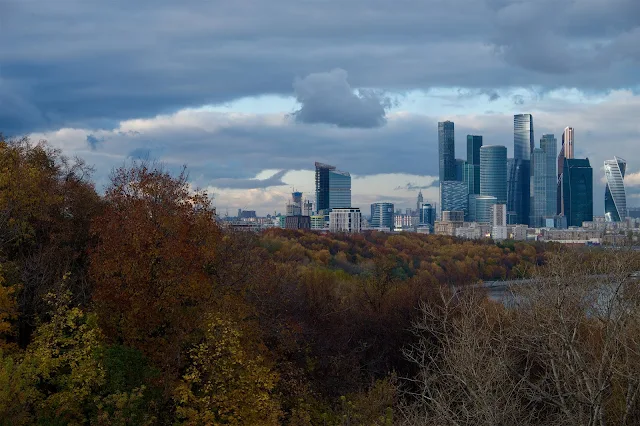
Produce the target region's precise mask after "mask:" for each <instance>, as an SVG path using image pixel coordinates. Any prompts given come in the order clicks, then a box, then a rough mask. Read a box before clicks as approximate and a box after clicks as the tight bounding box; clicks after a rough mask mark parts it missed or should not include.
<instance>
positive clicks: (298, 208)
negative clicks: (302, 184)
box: [285, 191, 302, 216]
mask: <svg viewBox="0 0 640 426" xmlns="http://www.w3.org/2000/svg"><path fill="white" fill-rule="evenodd" d="M285 210H286V213H287V216H302V192H298V191H294V192H293V193H292V194H291V201H290V202H289V203H287V205H286V206H285Z"/></svg>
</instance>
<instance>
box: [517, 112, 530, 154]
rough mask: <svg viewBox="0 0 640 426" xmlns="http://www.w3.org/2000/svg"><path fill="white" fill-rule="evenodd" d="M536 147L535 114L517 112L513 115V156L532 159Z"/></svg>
mask: <svg viewBox="0 0 640 426" xmlns="http://www.w3.org/2000/svg"><path fill="white" fill-rule="evenodd" d="M534 148H535V142H534V139H533V116H532V115H531V114H516V115H514V116H513V158H515V159H520V160H530V159H531V152H533V149H534Z"/></svg>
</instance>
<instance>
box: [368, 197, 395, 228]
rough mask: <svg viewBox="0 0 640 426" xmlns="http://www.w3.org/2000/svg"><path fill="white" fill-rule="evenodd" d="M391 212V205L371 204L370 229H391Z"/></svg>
mask: <svg viewBox="0 0 640 426" xmlns="http://www.w3.org/2000/svg"><path fill="white" fill-rule="evenodd" d="M393 211H394V210H393V204H392V203H373V204H371V227H372V228H387V229H392V228H393Z"/></svg>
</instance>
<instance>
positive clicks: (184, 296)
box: [90, 162, 222, 380]
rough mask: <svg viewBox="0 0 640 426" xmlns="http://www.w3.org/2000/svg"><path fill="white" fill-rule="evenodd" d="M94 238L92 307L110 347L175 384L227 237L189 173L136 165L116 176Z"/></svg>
mask: <svg viewBox="0 0 640 426" xmlns="http://www.w3.org/2000/svg"><path fill="white" fill-rule="evenodd" d="M105 200H106V207H105V210H104V213H103V214H102V215H101V216H99V217H98V218H96V220H95V221H94V223H93V226H92V232H93V235H94V236H95V238H96V240H97V244H96V245H95V247H94V248H93V249H92V250H91V269H90V271H91V278H92V280H93V283H94V296H93V301H94V307H95V310H96V312H97V313H98V315H99V318H100V320H101V325H102V327H103V329H104V331H105V333H106V335H107V337H108V338H109V339H110V341H112V342H115V343H118V344H124V345H126V346H130V347H133V348H137V349H139V350H141V351H142V352H143V353H144V354H145V355H146V356H148V357H149V358H150V359H151V360H153V361H154V362H155V363H156V365H157V366H158V367H159V368H160V369H161V370H162V371H163V372H164V373H165V374H164V377H165V378H167V380H171V379H170V378H171V377H174V375H175V374H177V371H178V369H179V368H180V367H181V365H182V363H183V362H184V360H183V358H182V356H181V354H182V351H183V350H184V349H185V348H186V347H187V346H188V345H189V341H190V340H194V339H197V337H198V336H197V330H198V327H199V326H200V324H201V321H202V318H203V317H202V314H203V312H204V309H205V307H206V306H207V305H208V304H210V303H213V296H214V295H216V292H215V291H214V289H215V287H216V282H215V280H214V279H213V278H212V276H211V274H209V273H208V272H207V265H209V264H211V263H213V262H214V260H215V256H216V243H217V241H219V240H220V239H221V238H222V236H221V233H220V231H219V229H218V227H217V225H216V224H215V221H214V217H213V209H212V208H211V205H210V200H209V199H208V197H207V196H206V194H205V193H203V192H197V191H196V192H193V191H192V190H191V188H190V186H189V184H188V181H187V175H186V172H185V171H184V170H183V172H182V173H181V174H180V175H178V176H177V177H173V176H171V175H170V174H169V173H168V172H167V171H165V170H164V169H163V168H162V167H161V166H158V165H153V164H148V163H144V162H143V163H135V164H133V165H132V166H131V167H129V168H127V167H122V168H119V169H117V170H115V171H114V172H113V174H112V176H111V185H110V186H109V187H108V188H107V190H106V194H105Z"/></svg>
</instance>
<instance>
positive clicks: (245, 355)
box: [174, 315, 281, 426]
mask: <svg viewBox="0 0 640 426" xmlns="http://www.w3.org/2000/svg"><path fill="white" fill-rule="evenodd" d="M252 349H253V350H252ZM254 351H255V348H252V345H251V342H247V341H246V340H244V339H243V332H242V331H241V330H240V328H239V327H238V326H237V325H236V324H234V323H233V322H231V321H229V320H227V319H224V318H223V317H221V316H219V315H211V316H210V317H209V319H208V321H207V328H206V331H205V336H204V339H203V341H202V342H200V343H199V344H197V345H196V346H195V347H194V348H193V349H192V350H191V351H190V358H191V362H190V365H189V367H188V368H187V370H186V373H185V374H184V375H183V377H182V380H181V382H180V383H179V385H178V386H177V388H176V390H175V392H174V399H175V402H176V405H177V410H176V413H177V416H178V419H179V420H180V421H181V422H184V423H185V424H191V425H195V424H210V425H249V424H255V425H257V424H259V425H265V426H268V425H277V424H279V422H278V419H279V417H280V415H281V413H280V409H279V403H278V400H277V398H276V397H275V396H274V395H273V394H272V391H273V389H274V388H275V386H276V382H277V380H278V376H277V374H275V373H274V372H272V371H271V369H270V368H269V367H268V365H267V364H266V362H265V360H264V358H263V357H262V356H260V355H256V354H254Z"/></svg>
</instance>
